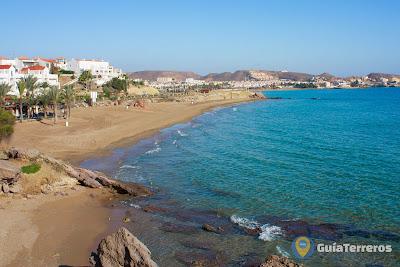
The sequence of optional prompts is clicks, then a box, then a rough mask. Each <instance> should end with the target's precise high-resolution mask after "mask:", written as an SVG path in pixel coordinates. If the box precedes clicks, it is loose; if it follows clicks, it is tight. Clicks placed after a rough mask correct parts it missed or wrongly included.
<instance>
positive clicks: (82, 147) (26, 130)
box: [8, 98, 257, 165]
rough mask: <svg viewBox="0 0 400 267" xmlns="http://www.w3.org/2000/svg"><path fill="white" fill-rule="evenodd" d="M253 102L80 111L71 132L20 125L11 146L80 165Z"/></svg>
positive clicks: (40, 125) (42, 124) (46, 125)
mask: <svg viewBox="0 0 400 267" xmlns="http://www.w3.org/2000/svg"><path fill="white" fill-rule="evenodd" d="M252 101H257V99H252V98H239V99H229V100H217V101H207V102H201V103H196V104H190V103H185V102H162V103H150V104H149V105H148V107H147V108H146V109H143V110H141V109H132V108H131V109H129V110H128V109H126V108H125V107H124V106H117V107H114V106H111V107H93V108H76V109H74V110H73V111H72V117H71V120H70V126H69V127H68V128H67V127H65V125H63V124H62V123H58V124H57V125H55V126H52V125H49V124H51V121H49V122H48V123H47V122H38V121H33V122H29V123H23V124H19V123H17V124H16V127H15V128H16V129H15V133H14V135H13V136H12V138H11V139H10V141H9V143H8V145H9V146H16V147H20V148H35V149H38V150H40V151H41V152H43V153H46V154H48V155H51V156H53V157H55V158H59V159H62V160H66V161H69V162H71V163H73V164H75V165H76V164H79V163H80V162H82V161H83V160H85V159H88V158H92V157H96V156H99V155H103V156H104V155H107V154H108V153H109V152H110V151H112V150H113V149H116V148H118V147H124V146H128V145H133V144H135V143H136V142H138V141H139V140H141V139H144V138H147V137H149V136H151V135H153V134H155V133H156V132H158V131H159V130H161V129H163V128H167V127H170V126H172V125H174V124H177V123H183V122H186V121H189V120H191V119H192V118H193V117H196V116H198V115H200V114H202V113H204V112H206V111H208V110H211V109H213V108H217V107H224V106H229V105H235V104H240V103H246V102H252ZM32 133H34V134H32Z"/></svg>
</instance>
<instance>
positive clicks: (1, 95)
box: [0, 83, 11, 104]
mask: <svg viewBox="0 0 400 267" xmlns="http://www.w3.org/2000/svg"><path fill="white" fill-rule="evenodd" d="M10 90H11V85H9V84H6V83H0V104H3V103H4V100H5V98H6V95H7V94H8V93H9V92H10Z"/></svg>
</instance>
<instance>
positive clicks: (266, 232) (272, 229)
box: [230, 215, 282, 241]
mask: <svg viewBox="0 0 400 267" xmlns="http://www.w3.org/2000/svg"><path fill="white" fill-rule="evenodd" d="M230 219H231V221H232V222H233V223H235V224H237V225H239V226H241V227H244V228H247V229H251V230H254V229H256V228H260V230H261V233H260V234H259V236H258V239H260V240H263V241H271V240H274V239H276V238H277V236H279V235H282V229H281V228H280V227H278V226H275V225H269V224H264V225H261V224H260V223H258V222H257V221H255V220H250V219H247V218H244V217H239V216H237V215H232V216H231V218H230Z"/></svg>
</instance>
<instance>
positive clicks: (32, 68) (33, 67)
mask: <svg viewBox="0 0 400 267" xmlns="http://www.w3.org/2000/svg"><path fill="white" fill-rule="evenodd" d="M44 68H45V67H44V66H40V65H35V66H29V67H25V68H22V69H21V71H20V72H22V73H26V72H28V70H44Z"/></svg>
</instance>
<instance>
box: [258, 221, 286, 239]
mask: <svg viewBox="0 0 400 267" xmlns="http://www.w3.org/2000/svg"><path fill="white" fill-rule="evenodd" d="M279 235H282V229H281V228H280V227H278V226H275V225H269V224H264V225H262V226H261V233H260V235H259V236H258V239H261V240H264V241H272V240H274V239H276V238H277V236H279Z"/></svg>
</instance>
